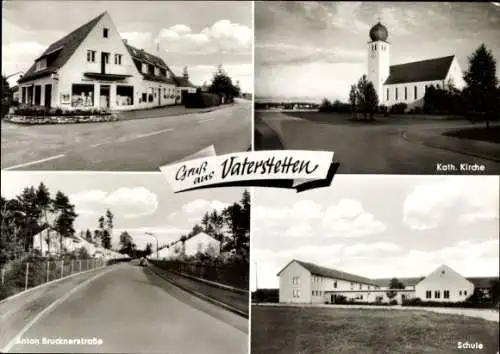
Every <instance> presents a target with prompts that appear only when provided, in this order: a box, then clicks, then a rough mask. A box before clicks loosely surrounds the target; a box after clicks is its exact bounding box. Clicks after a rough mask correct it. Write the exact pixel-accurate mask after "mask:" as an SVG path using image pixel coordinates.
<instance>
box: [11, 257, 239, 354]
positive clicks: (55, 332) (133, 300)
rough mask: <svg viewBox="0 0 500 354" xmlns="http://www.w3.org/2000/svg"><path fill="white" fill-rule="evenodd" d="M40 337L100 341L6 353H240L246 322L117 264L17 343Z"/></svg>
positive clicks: (153, 276)
mask: <svg viewBox="0 0 500 354" xmlns="http://www.w3.org/2000/svg"><path fill="white" fill-rule="evenodd" d="M43 338H51V339H57V338H62V339H71V338H75V339H76V338H96V339H97V340H99V339H100V340H102V344H101V345H63V344H60V345H57V344H56V345H40V344H38V345H31V344H16V345H14V346H13V347H12V348H11V349H10V350H9V352H18V353H21V352H28V353H41V352H43V353H61V352H65V353H167V354H191V353H193V354H195V353H213V354H223V353H228V354H238V353H241V354H246V353H247V352H248V320H247V319H244V318H243V317H240V316H238V315H235V314H233V313H231V312H228V311H226V310H223V309H221V308H220V307H218V306H215V305H212V304H210V303H208V302H205V301H203V300H201V299H199V298H197V297H195V296H193V295H191V294H190V293H187V292H185V291H183V290H181V289H179V288H178V287H176V286H174V285H172V284H170V283H169V282H167V281H165V280H164V279H162V278H160V277H158V276H157V275H156V274H153V273H152V272H151V271H150V270H148V269H147V268H143V267H139V266H135V265H133V264H121V265H115V266H113V269H112V270H111V271H110V272H106V273H101V276H99V277H97V278H95V279H94V280H92V281H90V282H89V283H88V284H86V285H84V286H83V287H82V288H80V289H78V290H77V291H75V292H74V293H73V294H71V295H70V296H69V297H68V298H67V299H65V300H64V301H63V302H61V303H60V304H58V306H56V307H55V308H54V309H52V310H51V311H50V312H48V313H46V314H45V315H43V316H42V317H41V318H40V319H39V320H38V321H36V322H35V323H34V324H33V325H32V326H31V327H29V328H27V330H26V331H25V332H24V334H23V335H22V336H21V341H24V342H26V341H28V340H31V341H33V340H35V341H36V340H39V341H40V343H42V340H43ZM20 343H21V342H20Z"/></svg>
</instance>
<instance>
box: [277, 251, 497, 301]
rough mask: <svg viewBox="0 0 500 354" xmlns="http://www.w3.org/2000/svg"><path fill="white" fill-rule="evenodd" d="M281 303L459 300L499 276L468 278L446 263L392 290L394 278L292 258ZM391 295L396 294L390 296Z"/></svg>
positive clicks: (282, 284) (282, 273) (282, 277)
mask: <svg viewBox="0 0 500 354" xmlns="http://www.w3.org/2000/svg"><path fill="white" fill-rule="evenodd" d="M278 276H279V284H280V285H279V301H280V303H302V304H315V303H316V304H321V303H335V302H336V299H337V298H338V297H339V296H341V297H343V298H345V299H346V300H353V301H356V302H389V301H391V300H396V302H397V303H399V304H401V303H402V302H403V301H404V300H410V299H413V298H420V299H421V300H422V301H438V302H459V301H465V300H466V299H467V298H468V297H469V296H470V295H472V294H473V293H474V289H475V284H482V287H483V288H484V289H483V290H484V291H486V292H487V290H485V289H487V287H488V286H489V284H490V283H491V280H493V279H498V278H491V277H490V278H483V277H481V278H470V280H469V279H466V278H464V277H462V276H461V275H460V274H458V273H457V272H455V271H454V270H452V269H451V268H450V267H448V266H446V265H442V266H440V267H439V268H437V269H436V270H435V271H433V272H432V273H430V274H429V275H428V276H426V277H420V278H401V279H398V281H399V282H401V283H402V284H403V288H402V289H391V286H390V283H391V279H389V278H386V279H385V278H384V279H369V278H365V277H361V276H358V275H354V274H350V273H346V272H342V271H339V270H335V269H330V268H325V267H321V266H318V265H315V264H313V263H308V262H303V261H299V260H292V261H291V262H290V263H288V264H287V265H286V266H285V267H284V268H283V269H282V270H281V271H280V272H279V273H278ZM389 294H391V295H392V296H389Z"/></svg>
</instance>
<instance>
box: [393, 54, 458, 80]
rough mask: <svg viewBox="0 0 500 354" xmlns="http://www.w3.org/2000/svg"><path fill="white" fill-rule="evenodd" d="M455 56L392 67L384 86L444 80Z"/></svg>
mask: <svg viewBox="0 0 500 354" xmlns="http://www.w3.org/2000/svg"><path fill="white" fill-rule="evenodd" d="M454 57H455V56H454V55H451V56H448V57H443V58H435V59H428V60H422V61H415V62H412V63H405V64H399V65H391V67H390V69H389V77H388V78H387V80H386V81H385V83H384V85H393V84H402V83H408V82H422V81H434V80H444V79H445V78H446V75H447V74H448V71H449V70H450V66H451V63H452V62H453V58H454Z"/></svg>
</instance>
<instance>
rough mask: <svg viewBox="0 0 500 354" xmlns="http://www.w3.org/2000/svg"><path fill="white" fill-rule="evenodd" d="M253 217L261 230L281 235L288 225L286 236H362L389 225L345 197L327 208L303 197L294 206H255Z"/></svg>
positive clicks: (377, 231) (359, 204)
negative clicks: (280, 232)
mask: <svg viewBox="0 0 500 354" xmlns="http://www.w3.org/2000/svg"><path fill="white" fill-rule="evenodd" d="M252 219H253V220H254V221H255V223H256V224H258V225H259V230H261V231H260V232H262V233H265V234H270V233H273V234H278V233H279V232H278V230H280V229H281V228H282V227H283V225H284V224H285V223H286V224H288V225H289V226H288V228H287V229H286V231H285V232H284V233H283V235H282V236H288V237H305V236H311V235H319V236H322V237H361V236H367V235H373V234H377V233H380V232H383V231H384V230H385V229H386V226H385V225H384V224H383V223H382V222H380V221H379V220H377V219H376V218H375V216H374V215H372V214H371V213H368V212H366V211H365V210H364V209H363V206H362V204H361V203H360V202H359V201H356V200H353V199H342V200H340V201H339V202H338V204H336V205H331V206H329V207H328V208H326V209H325V210H322V206H321V205H320V204H318V203H316V202H314V201H311V200H307V199H302V200H299V201H297V202H296V203H295V204H293V205H292V206H291V207H284V208H270V207H265V206H259V205H255V206H253V207H252Z"/></svg>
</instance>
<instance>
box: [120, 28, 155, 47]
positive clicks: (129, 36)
mask: <svg viewBox="0 0 500 354" xmlns="http://www.w3.org/2000/svg"><path fill="white" fill-rule="evenodd" d="M120 36H121V37H122V38H123V39H126V40H127V42H128V44H130V45H131V46H133V47H136V48H139V49H141V48H142V49H145V48H146V49H147V48H151V45H152V41H153V35H152V33H151V32H125V33H120Z"/></svg>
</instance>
